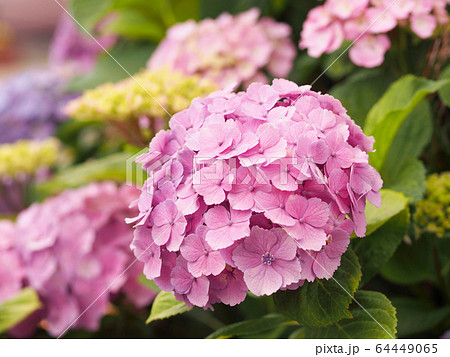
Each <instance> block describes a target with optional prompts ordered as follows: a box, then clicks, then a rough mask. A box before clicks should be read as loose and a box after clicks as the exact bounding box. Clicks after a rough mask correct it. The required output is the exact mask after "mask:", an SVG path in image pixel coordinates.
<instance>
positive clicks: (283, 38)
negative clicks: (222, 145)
mask: <svg viewBox="0 0 450 357" xmlns="http://www.w3.org/2000/svg"><path fill="white" fill-rule="evenodd" d="M258 18H259V10H257V9H256V8H254V9H251V10H249V11H247V12H243V13H241V14H238V15H236V16H231V15H229V14H226V13H225V14H222V15H220V16H219V17H218V18H217V19H215V20H213V19H205V20H203V21H201V22H199V23H195V22H194V21H192V20H190V21H187V22H185V23H181V24H176V25H174V26H172V27H171V28H170V29H169V30H168V32H167V36H166V38H165V39H164V40H163V41H162V42H161V43H160V45H159V46H158V48H157V49H156V51H155V52H154V53H153V55H152V57H151V58H150V60H149V61H148V63H147V67H149V68H151V69H155V68H160V67H164V66H169V67H170V68H171V69H173V70H178V71H181V72H184V73H186V74H194V73H196V74H200V75H202V76H205V77H207V78H209V79H212V80H214V81H215V82H217V84H218V85H219V86H221V87H223V88H225V87H226V86H228V85H230V84H244V85H245V84H248V83H251V82H252V81H255V80H256V79H260V80H261V79H262V80H264V81H267V79H266V76H265V75H264V70H267V71H268V72H269V73H270V74H271V75H273V76H280V77H285V76H287V75H288V73H289V72H290V70H291V68H292V63H293V60H294V58H295V55H296V51H295V47H294V45H293V43H292V42H291V40H290V34H291V29H290V27H289V26H288V25H286V24H282V23H278V22H276V21H274V20H272V19H270V18H262V19H258ZM210 109H211V108H210Z"/></svg>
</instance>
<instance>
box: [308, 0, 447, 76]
mask: <svg viewBox="0 0 450 357" xmlns="http://www.w3.org/2000/svg"><path fill="white" fill-rule="evenodd" d="M447 5H448V1H447V0H326V1H325V3H324V4H323V5H319V6H317V7H315V8H313V9H312V10H311V11H310V12H309V13H308V16H307V19H306V21H305V22H304V24H303V29H302V31H301V34H300V43H299V47H300V49H306V50H307V51H308V54H309V55H310V56H312V57H320V56H321V55H322V54H324V53H332V52H334V51H336V50H337V49H338V48H339V47H340V46H341V44H342V42H343V41H344V40H347V41H350V42H353V41H355V43H354V44H353V45H352V48H351V49H350V51H349V57H350V60H351V61H352V62H353V63H354V64H356V65H357V66H361V67H368V68H371V67H377V66H379V65H381V64H382V63H383V61H384V55H385V53H386V51H387V50H389V48H390V39H389V33H390V32H391V31H392V30H394V29H395V28H396V27H397V26H400V27H407V28H410V29H411V30H412V32H414V33H415V34H416V35H417V36H418V37H420V38H422V39H426V38H430V37H432V36H433V34H434V32H435V30H436V28H438V26H441V30H442V31H445V26H446V25H447V24H448V22H449V16H448V10H447Z"/></svg>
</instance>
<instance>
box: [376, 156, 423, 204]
mask: <svg viewBox="0 0 450 357" xmlns="http://www.w3.org/2000/svg"><path fill="white" fill-rule="evenodd" d="M399 167H400V170H399V171H397V173H396V174H394V173H392V172H390V171H388V170H383V172H385V174H384V176H383V180H384V187H386V188H389V189H391V190H394V191H397V192H402V193H404V194H405V195H406V196H407V197H409V198H411V200H412V202H415V201H417V200H419V199H420V198H422V196H423V192H424V191H425V187H426V186H425V178H426V169H425V166H424V164H423V163H422V161H420V160H418V159H416V158H414V157H410V158H408V159H406V160H405V161H404V162H403V164H402V165H399Z"/></svg>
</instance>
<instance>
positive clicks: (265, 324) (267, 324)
mask: <svg viewBox="0 0 450 357" xmlns="http://www.w3.org/2000/svg"><path fill="white" fill-rule="evenodd" d="M286 321H287V319H286V317H284V316H282V315H279V314H270V315H266V316H263V317H261V318H259V319H253V320H247V321H242V322H237V323H235V324H231V325H228V326H225V327H223V328H221V329H219V330H217V331H215V332H213V333H212V334H210V335H209V336H208V337H206V338H230V337H242V336H250V335H255V334H259V333H262V332H266V331H270V330H272V329H275V328H277V327H279V326H280V325H282V324H283V323H285V322H286Z"/></svg>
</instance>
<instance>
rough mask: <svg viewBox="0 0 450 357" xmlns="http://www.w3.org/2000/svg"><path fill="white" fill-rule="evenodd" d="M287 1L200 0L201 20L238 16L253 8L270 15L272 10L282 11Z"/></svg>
mask: <svg viewBox="0 0 450 357" xmlns="http://www.w3.org/2000/svg"><path fill="white" fill-rule="evenodd" d="M283 3H285V1H273V0H227V1H211V0H200V18H202V19H204V18H207V17H210V18H216V17H218V16H219V15H220V14H222V13H224V12H228V13H230V14H238V13H240V12H244V11H247V10H249V9H251V8H253V7H258V8H259V9H260V10H261V13H262V14H263V15H268V14H270V13H271V12H272V9H280V8H282V7H283V6H284V4H283Z"/></svg>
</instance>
